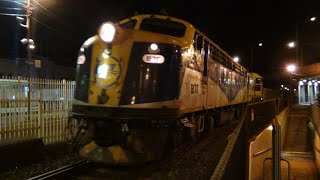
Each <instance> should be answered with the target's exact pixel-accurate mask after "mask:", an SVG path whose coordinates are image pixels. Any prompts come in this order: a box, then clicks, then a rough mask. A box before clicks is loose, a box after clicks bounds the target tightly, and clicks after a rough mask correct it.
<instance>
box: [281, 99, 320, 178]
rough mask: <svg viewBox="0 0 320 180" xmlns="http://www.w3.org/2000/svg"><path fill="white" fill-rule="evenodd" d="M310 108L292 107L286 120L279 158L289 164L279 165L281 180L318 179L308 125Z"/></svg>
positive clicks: (307, 106) (305, 106)
mask: <svg viewBox="0 0 320 180" xmlns="http://www.w3.org/2000/svg"><path fill="white" fill-rule="evenodd" d="M310 117H311V106H310V105H293V106H291V107H290V111H289V116H288V119H287V122H288V124H287V129H286V133H285V134H284V135H285V139H284V144H283V149H282V152H281V158H282V159H285V160H287V161H288V162H289V164H290V178H289V177H288V167H287V166H288V165H287V163H281V179H301V180H302V179H303V180H305V179H308V180H316V179H320V176H319V172H318V169H317V167H316V163H315V161H316V160H315V156H314V152H313V134H312V133H313V131H311V129H310V128H311V127H310V126H311V124H310Z"/></svg>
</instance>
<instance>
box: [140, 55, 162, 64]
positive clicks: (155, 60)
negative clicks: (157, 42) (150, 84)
mask: <svg viewBox="0 0 320 180" xmlns="http://www.w3.org/2000/svg"><path fill="white" fill-rule="evenodd" d="M142 59H143V61H144V62H145V63H152V64H162V63H163V62H164V57H163V56H162V55H159V54H145V55H144V56H143V57H142Z"/></svg>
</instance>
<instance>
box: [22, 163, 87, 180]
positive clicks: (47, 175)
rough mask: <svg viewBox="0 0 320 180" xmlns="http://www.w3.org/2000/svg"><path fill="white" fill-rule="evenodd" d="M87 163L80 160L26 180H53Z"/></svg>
mask: <svg viewBox="0 0 320 180" xmlns="http://www.w3.org/2000/svg"><path fill="white" fill-rule="evenodd" d="M88 163H89V161H87V160H80V161H78V162H75V163H73V164H70V165H67V166H64V167H61V168H58V169H55V170H53V171H49V172H46V173H43V174H40V175H37V176H35V177H32V178H29V179H28V180H41V179H49V178H53V177H54V176H58V175H61V174H63V173H65V172H67V171H71V170H73V169H75V168H78V167H80V166H83V165H86V164H88Z"/></svg>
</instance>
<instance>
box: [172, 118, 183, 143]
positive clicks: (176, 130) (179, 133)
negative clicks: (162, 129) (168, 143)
mask: <svg viewBox="0 0 320 180" xmlns="http://www.w3.org/2000/svg"><path fill="white" fill-rule="evenodd" d="M183 130H184V125H183V124H182V123H181V121H180V120H177V121H176V123H175V125H174V127H173V128H172V134H173V135H172V146H173V148H174V149H175V148H177V147H179V146H181V145H182V144H183V143H184V133H183V132H184V131H183Z"/></svg>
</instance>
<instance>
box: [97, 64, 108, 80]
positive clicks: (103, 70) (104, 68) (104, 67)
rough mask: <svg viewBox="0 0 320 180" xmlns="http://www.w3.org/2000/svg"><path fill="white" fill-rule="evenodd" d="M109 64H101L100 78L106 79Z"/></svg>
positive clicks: (98, 71)
mask: <svg viewBox="0 0 320 180" xmlns="http://www.w3.org/2000/svg"><path fill="white" fill-rule="evenodd" d="M108 69H109V66H108V65H106V64H100V65H99V66H98V69H97V75H98V78H103V79H106V78H107V75H108Z"/></svg>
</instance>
